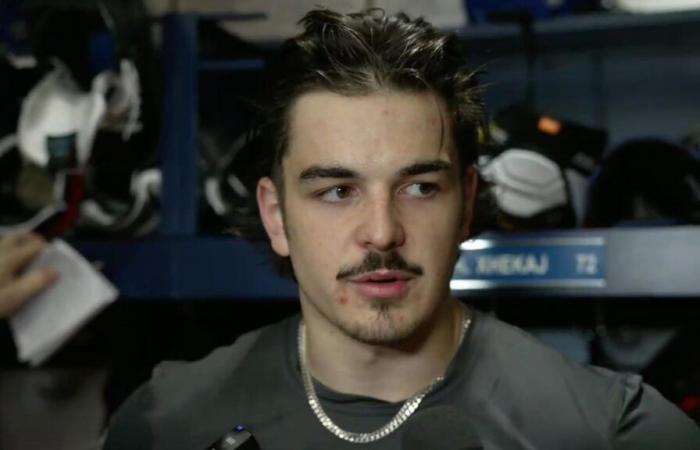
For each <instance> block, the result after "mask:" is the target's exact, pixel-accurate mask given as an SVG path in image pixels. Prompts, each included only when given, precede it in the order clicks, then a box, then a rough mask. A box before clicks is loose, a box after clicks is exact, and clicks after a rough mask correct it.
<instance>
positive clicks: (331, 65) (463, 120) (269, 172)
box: [234, 9, 486, 274]
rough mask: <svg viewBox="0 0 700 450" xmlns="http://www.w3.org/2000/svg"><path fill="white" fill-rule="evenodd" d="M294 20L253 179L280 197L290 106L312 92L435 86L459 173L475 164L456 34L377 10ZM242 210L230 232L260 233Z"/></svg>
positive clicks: (472, 77)
mask: <svg viewBox="0 0 700 450" xmlns="http://www.w3.org/2000/svg"><path fill="white" fill-rule="evenodd" d="M300 24H301V25H302V26H303V29H304V31H303V32H302V33H301V34H300V35H298V36H296V37H294V38H291V39H289V40H287V41H286V42H285V43H284V44H283V45H282V47H281V48H280V50H279V53H278V54H277V55H276V57H275V58H273V61H272V63H271V64H270V65H269V66H268V68H269V70H268V81H267V89H266V94H265V99H264V101H263V103H262V108H261V114H262V117H263V120H262V121H261V122H260V124H259V128H258V129H257V130H256V132H255V136H256V137H255V138H254V139H253V141H254V144H251V146H252V147H254V148H255V150H254V151H255V153H256V157H255V158H254V159H255V161H256V165H257V169H256V170H257V173H256V174H255V177H254V178H256V179H259V178H260V177H262V176H271V177H272V179H273V181H274V182H275V185H276V186H277V189H278V191H279V192H280V195H281V196H282V197H283V196H284V191H283V182H282V177H283V173H282V158H283V157H284V155H285V153H286V151H287V146H288V145H287V144H288V137H289V122H290V120H289V119H290V118H289V114H290V110H291V108H292V105H293V104H294V101H295V100H296V99H298V98H299V97H300V96H302V95H303V94H305V93H309V92H313V91H330V92H333V93H337V94H341V95H347V96H356V95H367V94H372V93H374V92H378V91H382V90H399V91H406V92H433V93H435V94H436V95H437V96H439V97H441V98H442V99H443V100H444V101H445V102H446V105H447V108H448V111H449V113H450V116H449V120H452V125H453V126H452V130H453V138H454V141H455V143H456V147H457V151H458V155H459V162H460V167H461V169H462V170H461V173H462V174H463V173H464V171H465V170H466V168H467V167H469V166H471V165H473V164H474V163H475V161H476V158H477V155H478V149H479V142H480V136H483V133H485V131H486V127H485V121H486V120H485V113H484V107H483V103H482V100H481V89H480V86H479V84H478V82H477V78H476V72H475V71H473V70H471V69H469V68H468V67H467V65H466V58H465V56H464V55H463V53H462V45H461V43H460V42H459V39H458V37H457V36H455V35H452V34H446V33H443V32H441V31H439V30H436V29H435V28H434V27H433V26H432V25H430V24H429V23H428V22H426V21H425V20H424V19H422V18H418V19H411V18H409V17H408V16H406V15H405V14H397V15H395V16H387V15H386V14H384V12H383V11H382V10H379V9H370V10H366V11H362V12H359V13H355V14H339V13H337V12H333V11H330V10H327V9H319V10H314V11H311V12H309V13H308V14H306V15H305V16H304V18H302V19H301V21H300ZM252 191H253V192H254V189H252ZM252 202H253V203H254V202H255V198H252ZM243 209H245V211H243V210H241V209H239V210H238V211H237V212H236V213H237V214H236V215H237V217H236V218H235V221H236V224H235V226H234V233H235V234H237V235H239V236H241V237H244V238H248V239H260V238H262V237H264V236H265V234H264V230H263V228H262V225H261V222H260V218H259V216H258V210H257V205H253V204H250V205H248V207H246V208H243ZM277 259H278V261H277V262H278V264H277V265H278V267H280V268H281V269H283V270H282V272H283V273H286V274H289V273H290V272H289V269H290V267H291V265H290V264H289V261H288V258H284V259H282V260H280V258H277ZM285 260H287V261H285Z"/></svg>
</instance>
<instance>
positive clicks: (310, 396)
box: [297, 306, 472, 444]
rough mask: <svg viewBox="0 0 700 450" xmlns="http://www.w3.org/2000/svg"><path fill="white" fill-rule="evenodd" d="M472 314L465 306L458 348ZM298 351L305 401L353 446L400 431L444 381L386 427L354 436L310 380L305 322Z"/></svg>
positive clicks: (437, 380) (417, 397) (408, 403)
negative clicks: (332, 413) (326, 408)
mask: <svg viewBox="0 0 700 450" xmlns="http://www.w3.org/2000/svg"><path fill="white" fill-rule="evenodd" d="M471 321H472V320H471V314H470V313H469V310H468V309H467V307H466V306H464V317H463V319H462V329H461V330H460V335H459V344H458V345H457V348H459V347H461V345H462V341H463V340H464V336H465V335H466V334H467V329H469V325H470V324H471ZM297 344H298V347H299V348H298V350H299V366H300V368H301V378H302V380H303V382H304V391H305V392H306V399H307V400H308V402H309V406H310V407H311V410H312V411H313V412H314V414H315V415H316V418H317V419H318V420H319V422H321V425H323V426H324V427H325V428H326V429H327V430H328V431H330V432H331V433H333V434H334V435H335V436H337V437H339V438H340V439H343V440H345V441H348V442H352V443H354V444H367V443H370V442H374V441H376V440H379V439H381V438H383V437H385V436H387V435H389V434H391V433H392V432H394V431H395V430H396V429H397V428H399V427H400V426H401V425H402V424H403V423H404V422H405V421H406V419H408V418H409V417H411V414H413V413H414V412H415V411H416V409H418V406H419V405H420V403H421V402H422V401H423V398H424V397H425V396H426V395H428V393H430V391H432V390H433V388H434V387H435V386H436V385H437V384H439V383H440V382H441V381H442V380H444V379H445V377H444V376H443V375H441V376H439V377H437V378H435V379H434V380H433V381H432V383H430V385H428V387H426V388H425V389H423V390H422V391H420V392H418V393H417V394H415V395H414V396H413V397H411V398H409V399H408V400H406V401H405V402H404V403H403V405H401V409H399V411H398V412H397V413H396V415H395V416H394V417H393V418H392V419H391V420H390V421H389V422H387V423H386V424H385V425H383V426H381V427H380V428H377V429H376V430H374V431H371V432H369V433H355V432H352V431H346V430H343V429H342V428H340V427H339V426H338V425H336V424H335V423H334V422H333V420H331V418H330V417H328V415H327V414H326V412H325V411H324V410H323V406H321V401H320V400H319V399H318V396H317V395H316V389H315V388H314V382H313V380H312V379H311V375H310V374H309V371H308V370H307V367H306V333H305V332H304V322H303V321H302V322H300V323H299V332H298V338H297Z"/></svg>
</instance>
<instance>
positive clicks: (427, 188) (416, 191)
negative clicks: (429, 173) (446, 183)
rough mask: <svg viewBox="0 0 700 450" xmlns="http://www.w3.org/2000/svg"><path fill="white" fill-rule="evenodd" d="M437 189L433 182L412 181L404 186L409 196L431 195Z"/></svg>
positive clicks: (425, 196)
mask: <svg viewBox="0 0 700 450" xmlns="http://www.w3.org/2000/svg"><path fill="white" fill-rule="evenodd" d="M437 190H438V186H437V185H436V184H434V183H413V184H409V185H408V186H406V188H405V189H404V191H405V192H406V194H408V195H410V196H411V197H416V198H427V197H431V196H433V195H434V194H435V193H436V192H437Z"/></svg>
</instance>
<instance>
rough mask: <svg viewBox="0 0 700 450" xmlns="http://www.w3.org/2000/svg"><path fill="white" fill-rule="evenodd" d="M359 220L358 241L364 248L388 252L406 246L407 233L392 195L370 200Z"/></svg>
mask: <svg viewBox="0 0 700 450" xmlns="http://www.w3.org/2000/svg"><path fill="white" fill-rule="evenodd" d="M359 219H360V224H359V226H358V228H357V240H358V243H359V244H360V245H361V246H362V247H364V248H366V249H368V250H375V251H379V252H386V251H390V250H393V249H395V248H397V247H401V246H402V245H403V244H404V242H405V239H406V233H405V230H404V226H403V223H402V220H401V217H400V214H399V211H398V210H397V208H396V205H394V202H393V200H392V197H391V195H390V194H386V195H378V196H376V197H375V198H372V199H368V200H367V203H366V205H365V207H364V208H363V210H362V212H361V216H360V217H359Z"/></svg>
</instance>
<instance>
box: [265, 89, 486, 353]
mask: <svg viewBox="0 0 700 450" xmlns="http://www.w3.org/2000/svg"><path fill="white" fill-rule="evenodd" d="M448 117H449V114H448V112H447V109H446V107H445V106H444V104H443V102H442V101H440V100H439V99H438V98H437V97H436V96H435V95H433V94H431V93H428V92H425V93H408V92H396V91H382V92H380V93H376V94H371V95H365V96H353V97H349V96H342V95H338V94H333V93H330V92H326V91H322V92H313V93H308V94H304V95H303V96H301V97H300V98H299V99H298V100H297V101H296V103H295V104H294V105H293V107H292V110H291V114H290V119H289V120H290V127H289V141H288V142H289V144H288V148H287V152H286V155H285V156H284V158H283V160H282V169H283V183H284V195H283V196H282V195H280V193H279V192H277V191H276V190H275V187H274V185H273V183H272V181H271V180H270V179H267V178H266V179H263V180H261V182H260V183H259V186H258V201H259V204H260V210H261V215H262V218H263V222H264V224H265V226H266V229H267V231H268V235H269V236H270V239H271V243H272V247H273V249H274V250H275V251H276V252H277V253H278V254H280V255H281V256H287V255H289V256H291V261H292V266H293V268H294V273H295V275H296V277H297V281H298V282H299V288H300V297H301V304H302V310H303V313H304V320H305V321H307V323H308V324H309V326H312V324H311V322H313V321H321V322H325V323H326V324H327V325H328V324H330V325H331V326H332V327H334V328H335V329H339V330H341V331H342V332H344V333H346V334H347V335H349V336H351V337H353V338H355V339H358V340H360V341H362V342H367V343H373V344H388V343H392V342H398V341H400V340H403V339H405V338H407V337H409V336H410V335H411V334H412V333H413V332H414V331H415V330H416V329H417V328H418V327H419V326H420V325H422V324H425V323H426V322H427V321H429V320H431V318H432V317H433V316H434V314H433V313H434V312H435V311H436V308H437V307H438V305H440V304H441V302H443V301H444V299H445V298H446V297H447V296H448V295H449V280H450V278H451V276H452V271H453V267H454V263H455V260H456V257H457V252H458V244H459V242H460V241H461V240H463V239H464V237H465V236H466V233H467V231H468V225H467V222H468V220H469V218H470V211H471V205H472V199H473V191H474V185H473V179H474V174H473V172H472V170H469V171H468V172H467V174H466V175H465V176H464V177H460V176H459V161H458V159H457V153H456V149H455V148H454V142H453V139H452V130H451V125H450V120H449V118H448ZM282 197H283V198H282Z"/></svg>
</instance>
